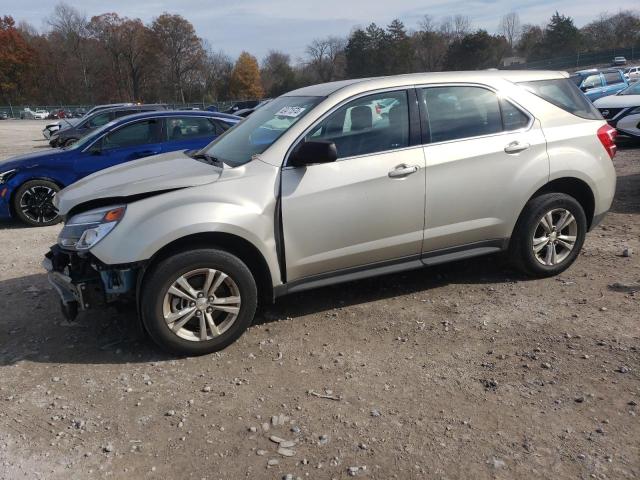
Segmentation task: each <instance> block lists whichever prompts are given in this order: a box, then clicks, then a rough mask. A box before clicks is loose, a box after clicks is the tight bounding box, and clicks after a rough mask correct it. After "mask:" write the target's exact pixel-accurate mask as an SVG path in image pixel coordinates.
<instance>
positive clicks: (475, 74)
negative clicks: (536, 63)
mask: <svg viewBox="0 0 640 480" xmlns="http://www.w3.org/2000/svg"><path fill="white" fill-rule="evenodd" d="M567 77H568V74H567V73H566V72H559V71H550V70H491V71H488V70H479V71H468V72H429V73H410V74H405V75H393V76H389V77H373V78H358V79H353V80H341V81H338V82H330V83H321V84H319V85H312V86H309V87H303V88H299V89H298V90H294V91H292V92H289V93H287V94H286V95H287V96H309V97H327V96H329V95H331V94H333V93H335V92H337V91H338V90H341V89H343V88H346V87H349V86H352V85H356V84H357V85H359V86H361V87H362V89H363V90H375V89H376V88H388V87H396V86H410V85H421V84H426V83H441V82H447V83H450V82H465V83H466V82H472V83H483V82H485V81H488V80H495V79H502V80H508V81H510V82H514V83H517V82H527V81H533V80H551V79H556V78H567Z"/></svg>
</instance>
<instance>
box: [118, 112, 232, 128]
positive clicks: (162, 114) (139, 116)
mask: <svg viewBox="0 0 640 480" xmlns="http://www.w3.org/2000/svg"><path fill="white" fill-rule="evenodd" d="M175 116H180V117H208V118H218V119H220V120H232V121H236V122H239V121H240V120H242V118H240V117H237V116H235V115H228V114H226V113H219V112H210V111H208V110H146V111H144V112H140V113H132V114H131V115H127V116H125V117H120V118H117V119H115V120H114V125H118V124H120V123H121V121H122V120H126V121H127V122H130V121H131V120H138V119H140V120H142V119H145V118H152V117H175Z"/></svg>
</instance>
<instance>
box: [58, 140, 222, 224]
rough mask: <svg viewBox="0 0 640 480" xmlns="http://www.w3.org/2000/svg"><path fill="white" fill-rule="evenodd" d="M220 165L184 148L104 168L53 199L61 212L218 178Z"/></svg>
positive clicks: (199, 183)
mask: <svg viewBox="0 0 640 480" xmlns="http://www.w3.org/2000/svg"><path fill="white" fill-rule="evenodd" d="M221 172H222V169H221V168H220V167H216V166H213V165H210V164H208V163H205V162H202V161H199V160H194V159H193V158H191V157H189V156H188V155H186V154H185V153H184V152H169V153H164V154H161V155H155V156H153V157H147V158H143V159H140V160H135V161H133V162H127V163H123V164H121V165H116V166H115V167H111V168H107V169H106V170H101V171H99V172H96V173H94V174H92V175H89V176H87V177H85V178H83V179H81V180H79V181H77V182H76V183H73V184H71V185H69V186H68V187H67V188H65V189H63V190H62V191H61V192H60V193H58V194H57V195H56V197H55V199H54V203H55V205H56V207H57V208H58V211H59V212H60V214H61V215H66V214H67V213H68V212H69V211H70V210H71V209H72V208H74V207H76V206H78V205H80V204H83V203H87V202H90V201H93V200H99V199H105V198H114V199H120V200H124V201H126V199H127V198H128V197H135V196H139V195H144V194H148V193H153V192H163V191H168V190H175V189H177V188H185V187H194V186H197V185H205V184H207V183H211V182H215V181H216V180H217V179H218V178H219V177H220V174H221Z"/></svg>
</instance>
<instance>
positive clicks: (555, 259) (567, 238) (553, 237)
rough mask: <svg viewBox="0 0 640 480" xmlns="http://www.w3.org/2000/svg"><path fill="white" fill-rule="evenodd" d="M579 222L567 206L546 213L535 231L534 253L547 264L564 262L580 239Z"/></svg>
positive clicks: (543, 263)
mask: <svg viewBox="0 0 640 480" xmlns="http://www.w3.org/2000/svg"><path fill="white" fill-rule="evenodd" d="M577 235H578V223H577V221H576V218H575V217H574V216H573V214H572V213H571V212H570V211H569V210H567V209H565V208H556V209H553V210H550V211H548V212H547V213H545V214H544V215H543V216H542V218H541V219H540V221H539V222H538V225H537V226H536V229H535V231H534V233H533V244H532V249H533V254H534V256H535V257H536V260H537V261H538V262H540V263H541V264H542V265H545V266H554V265H558V264H560V263H562V262H563V261H564V260H565V259H566V258H567V257H568V256H569V255H570V254H571V252H572V251H573V248H574V247H575V244H576V241H577V239H578V237H577Z"/></svg>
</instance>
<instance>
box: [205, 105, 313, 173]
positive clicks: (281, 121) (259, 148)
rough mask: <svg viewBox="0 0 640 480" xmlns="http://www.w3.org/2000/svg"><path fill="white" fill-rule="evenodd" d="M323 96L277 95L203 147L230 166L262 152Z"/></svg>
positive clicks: (208, 153) (239, 163)
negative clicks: (277, 96)
mask: <svg viewBox="0 0 640 480" xmlns="http://www.w3.org/2000/svg"><path fill="white" fill-rule="evenodd" d="M322 100H323V97H279V98H276V99H275V100H272V101H271V102H269V103H267V104H266V105H264V106H262V107H261V108H259V109H257V110H256V111H255V112H254V113H253V114H252V115H250V116H249V117H247V119H246V120H243V121H242V122H240V123H239V124H238V125H237V126H235V127H234V128H232V129H231V130H229V131H228V132H226V133H225V134H224V135H222V136H221V137H220V138H218V139H217V140H215V141H214V142H213V143H211V144H209V145H208V146H207V147H205V148H204V149H203V150H202V151H203V152H204V153H206V154H207V155H209V156H211V157H214V158H216V159H218V160H220V161H222V162H224V163H226V164H227V165H229V166H230V167H238V166H240V165H244V164H245V163H247V162H249V161H250V160H251V158H252V157H253V156H254V155H256V154H260V153H262V152H264V151H265V150H266V149H267V148H269V147H270V146H271V145H272V144H273V143H274V142H275V141H276V140H277V139H278V138H280V137H281V136H282V135H283V134H284V133H285V132H286V131H287V130H289V129H290V128H291V127H292V126H293V125H295V124H296V123H297V122H298V121H299V120H300V119H301V118H302V117H304V116H305V115H306V114H307V113H309V111H310V110H312V109H313V107H315V106H316V105H317V104H318V103H320V101H322Z"/></svg>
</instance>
